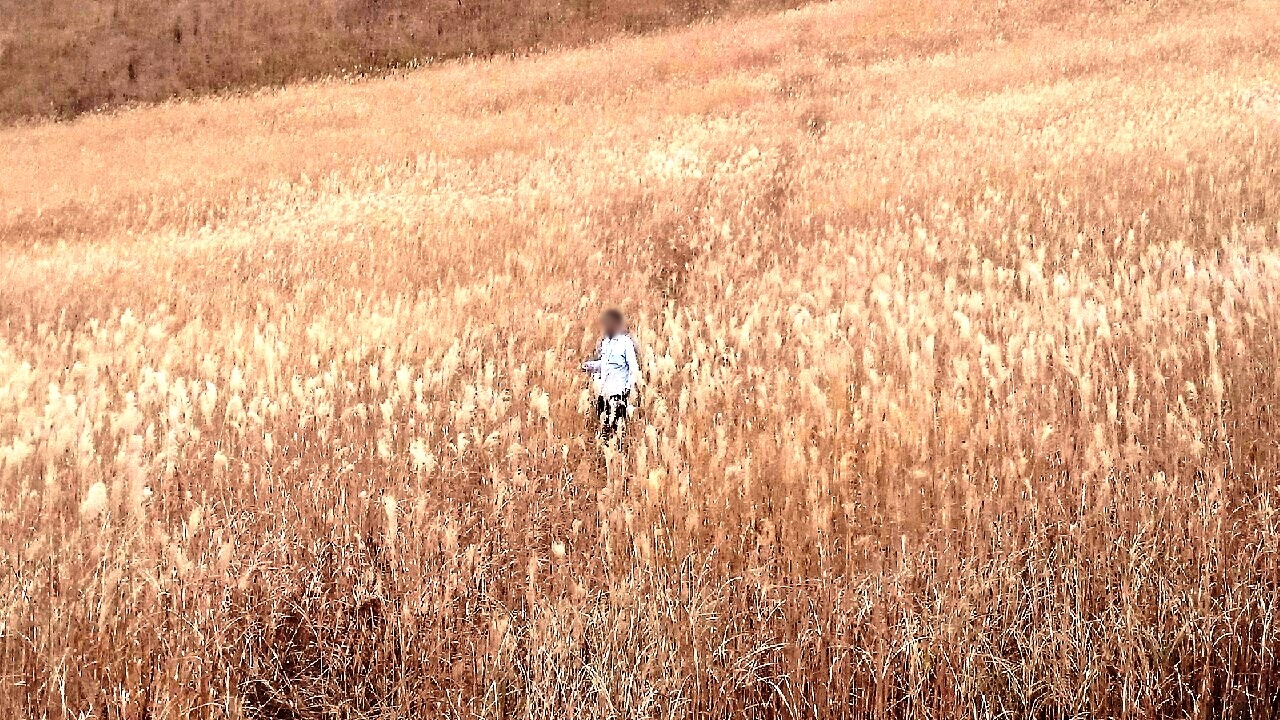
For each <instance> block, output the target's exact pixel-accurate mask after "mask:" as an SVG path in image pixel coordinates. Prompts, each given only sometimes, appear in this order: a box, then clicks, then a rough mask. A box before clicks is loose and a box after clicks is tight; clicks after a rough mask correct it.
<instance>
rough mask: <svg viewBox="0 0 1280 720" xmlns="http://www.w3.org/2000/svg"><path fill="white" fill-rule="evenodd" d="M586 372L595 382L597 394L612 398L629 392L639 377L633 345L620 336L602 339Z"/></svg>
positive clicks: (628, 339) (629, 340) (634, 346)
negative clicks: (589, 373)
mask: <svg viewBox="0 0 1280 720" xmlns="http://www.w3.org/2000/svg"><path fill="white" fill-rule="evenodd" d="M587 370H588V371H590V372H591V375H592V376H593V377H594V378H595V380H596V392H597V393H598V394H600V395H602V396H604V397H613V396H614V395H625V394H627V393H628V392H631V390H632V389H633V388H635V386H636V378H637V377H639V375H640V363H639V362H638V361H637V360H636V345H635V343H633V342H632V341H631V338H629V337H627V336H626V335H621V334H619V335H614V336H613V337H607V338H604V339H603V340H601V341H600V346H599V347H598V348H596V359H595V360H591V361H589V362H588V363H587Z"/></svg>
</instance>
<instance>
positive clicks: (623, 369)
mask: <svg viewBox="0 0 1280 720" xmlns="http://www.w3.org/2000/svg"><path fill="white" fill-rule="evenodd" d="M626 326H627V323H626V319H625V318H624V317H623V316H622V312H621V311H619V310H615V309H609V310H606V311H604V313H603V314H601V316H600V328H601V329H602V330H603V331H604V338H602V339H601V340H600V344H599V345H598V346H597V347H596V355H595V359H593V360H588V361H587V362H585V363H583V364H582V370H583V371H584V372H587V373H590V374H591V375H592V376H593V377H594V378H595V381H596V414H597V415H598V416H599V417H600V435H601V437H603V438H604V439H606V440H607V439H609V438H611V437H613V436H614V435H617V434H618V433H619V432H621V431H622V429H623V427H625V425H626V421H627V404H628V401H629V400H630V397H631V391H632V390H634V389H635V386H636V380H637V379H638V378H639V377H640V363H639V362H638V361H637V360H636V345H635V343H634V342H632V341H631V337H630V336H628V335H627V333H626Z"/></svg>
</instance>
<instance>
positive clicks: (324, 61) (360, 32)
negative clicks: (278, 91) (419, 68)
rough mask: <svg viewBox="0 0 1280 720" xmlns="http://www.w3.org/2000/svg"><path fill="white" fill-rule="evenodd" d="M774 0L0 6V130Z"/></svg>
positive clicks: (79, 1) (574, 40) (664, 22)
mask: <svg viewBox="0 0 1280 720" xmlns="http://www.w3.org/2000/svg"><path fill="white" fill-rule="evenodd" d="M783 6H784V3H782V2H780V1H779V0H678V1H673V0H571V1H568V2H556V1H555V0H177V1H176V2H174V1H171V0H111V1H110V2H104V1H103V0H39V1H34V2H28V1H25V0H0V122H3V121H7V120H13V119H16V118H24V117H48V116H56V117H64V118H65V117H73V116H75V115H78V114H80V113H83V112H86V111H89V110H93V109H95V108H98V107H102V106H112V105H119V104H121V103H126V102H137V101H155V100H160V99H164V98H166V97H170V96H175V95H190V94H193V93H197V94H198V93H203V92H208V91H211V90H224V89H229V88H230V89H234V88H242V87H255V86H261V85H270V84H277V83H283V82H289V81H296V80H299V79H301V78H306V77H315V76H318V75H325V74H341V73H358V72H362V71H363V72H368V71H371V70H372V71H375V72H376V71H377V70H378V69H379V68H384V67H387V66H403V65H407V64H415V63H420V62H429V61H432V60H440V59H447V58H456V57H466V56H471V55H478V56H487V55H492V54H498V53H524V52H527V51H530V50H533V51H538V50H546V49H548V48H553V47H560V46H564V45H573V44H581V43H583V42H586V41H590V40H598V39H601V38H605V37H608V36H610V35H613V34H616V33H622V32H626V33H637V32H644V31H652V30H655V29H658V28H663V27H670V26H673V25H680V24H684V23H688V22H691V21H695V20H698V19H703V18H709V17H716V16H722V15H730V14H741V13H743V12H748V11H766V10H772V9H778V8H781V7H783Z"/></svg>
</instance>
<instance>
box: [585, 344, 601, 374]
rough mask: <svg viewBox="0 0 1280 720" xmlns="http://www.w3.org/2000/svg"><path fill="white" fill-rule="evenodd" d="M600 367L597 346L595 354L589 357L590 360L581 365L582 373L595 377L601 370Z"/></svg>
mask: <svg viewBox="0 0 1280 720" xmlns="http://www.w3.org/2000/svg"><path fill="white" fill-rule="evenodd" d="M601 365H602V361H601V360H600V346H598V345H597V346H596V351H595V354H594V355H592V356H591V359H590V360H588V361H586V362H584V363H582V371H583V372H588V373H591V374H592V375H596V374H599V372H600V370H601Z"/></svg>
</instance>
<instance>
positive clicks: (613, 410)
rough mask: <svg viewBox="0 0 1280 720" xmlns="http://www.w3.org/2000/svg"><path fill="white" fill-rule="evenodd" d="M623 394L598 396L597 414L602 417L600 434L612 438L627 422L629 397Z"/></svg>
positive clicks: (628, 394)
mask: <svg viewBox="0 0 1280 720" xmlns="http://www.w3.org/2000/svg"><path fill="white" fill-rule="evenodd" d="M630 395H631V393H623V394H622V395H600V396H599V397H597V398H596V415H597V416H598V417H599V418H600V436H601V437H603V438H606V439H607V438H611V437H613V436H614V435H617V434H618V433H619V432H621V431H622V428H624V427H626V424H627V398H628V397H629V396H630Z"/></svg>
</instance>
